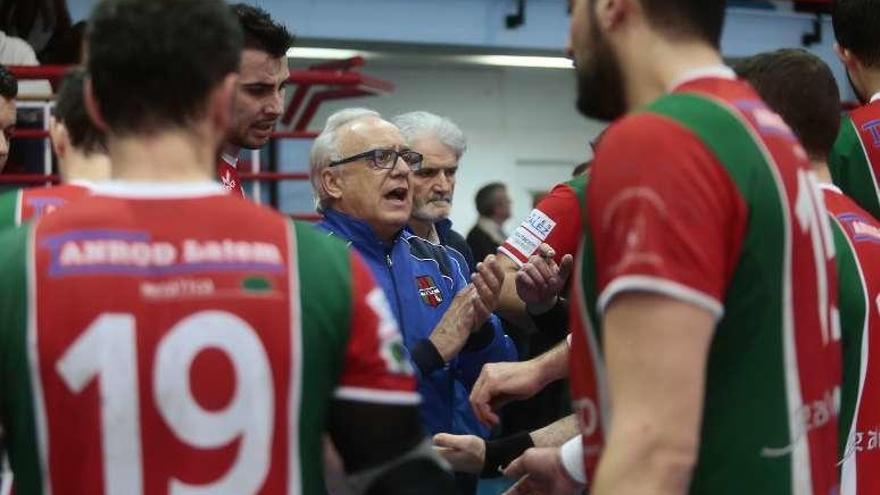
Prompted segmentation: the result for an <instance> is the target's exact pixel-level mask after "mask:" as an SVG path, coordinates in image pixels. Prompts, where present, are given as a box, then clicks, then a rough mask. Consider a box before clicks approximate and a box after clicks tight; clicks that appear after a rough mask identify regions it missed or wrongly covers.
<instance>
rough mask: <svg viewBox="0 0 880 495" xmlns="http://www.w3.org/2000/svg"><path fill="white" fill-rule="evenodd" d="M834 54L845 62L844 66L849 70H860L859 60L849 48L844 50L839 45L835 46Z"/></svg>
mask: <svg viewBox="0 0 880 495" xmlns="http://www.w3.org/2000/svg"><path fill="white" fill-rule="evenodd" d="M834 53H836V54H837V58H839V59H840V61H841V62H843V65H844V66H846V68H847V69H849V70H853V69H857V68H858V64H859V59H858V58H857V57H856V56H855V55H854V54H853V52H852V51H850V49H849V48H844V47H842V46H840V44H839V43H835V44H834Z"/></svg>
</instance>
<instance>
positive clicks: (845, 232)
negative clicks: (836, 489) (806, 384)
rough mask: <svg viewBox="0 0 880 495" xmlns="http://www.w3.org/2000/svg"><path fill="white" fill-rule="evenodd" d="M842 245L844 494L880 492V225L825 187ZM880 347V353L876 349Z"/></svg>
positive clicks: (836, 236)
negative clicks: (879, 366)
mask: <svg viewBox="0 0 880 495" xmlns="http://www.w3.org/2000/svg"><path fill="white" fill-rule="evenodd" d="M824 193H825V204H826V205H827V206H828V212H829V213H830V216H831V219H832V222H831V226H832V229H833V232H834V240H835V245H836V247H837V266H838V277H839V279H840V284H839V287H840V321H841V327H842V331H843V332H842V333H843V337H842V344H843V385H842V390H841V412H840V448H839V451H840V453H841V454H840V455H841V459H842V461H841V462H842V464H841V491H840V493H841V494H844V495H855V494H857V493H878V492H880V370H878V369H877V363H876V362H875V361H872V360H871V359H870V357H871V356H875V355H877V353H880V337H878V336H877V332H878V331H880V306H878V303H880V299H878V295H880V222H878V221H877V220H876V219H874V218H873V217H872V216H871V215H870V214H869V213H868V212H866V211H865V210H863V209H862V208H860V207H859V206H858V205H857V204H856V203H855V201H853V200H852V199H850V198H849V197H847V196H845V195H844V194H842V192H841V191H840V190H839V189H837V188H834V187H826V188H824ZM874 349H877V350H874Z"/></svg>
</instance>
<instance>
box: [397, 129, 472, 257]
mask: <svg viewBox="0 0 880 495" xmlns="http://www.w3.org/2000/svg"><path fill="white" fill-rule="evenodd" d="M392 122H393V123H394V125H396V126H397V128H398V129H400V132H401V134H403V138H404V139H406V142H407V144H408V145H409V147H410V148H412V150H413V151H416V152H418V153H421V154H422V157H423V160H422V167H421V168H420V169H418V170H416V171H414V172H413V173H412V185H413V211H412V216H411V217H410V220H409V228H410V230H412V231H413V233H414V234H416V235H417V236H419V237H421V238H422V239H426V240H428V241H430V242H432V243H434V244H440V245H443V246H446V247H447V248H451V250H452V252H453V254H456V253H457V254H460V255H461V256H462V257H463V258H464V262H465V266H467V269H468V273H467V274H469V273H470V272H473V271H474V270H475V267H476V263H475V261H474V255H473V253H472V252H471V249H470V247H468V245H467V242H466V241H465V239H464V237H462V236H461V234H459V233H458V232H456V231H454V230H452V221H451V220H449V214H450V213H451V211H452V197H453V195H454V193H455V176H456V173H457V172H458V167H459V161H460V160H461V156H462V155H463V154H464V152H465V150H466V149H467V140H466V139H465V137H464V133H462V132H461V129H459V128H458V126H457V125H455V123H453V122H452V121H451V120H449V119H446V118H443V117H440V116H438V115H434V114H432V113H428V112H410V113H405V114H403V115H398V116H397V117H395V118H394V119H392ZM482 260H483V258H480V261H482Z"/></svg>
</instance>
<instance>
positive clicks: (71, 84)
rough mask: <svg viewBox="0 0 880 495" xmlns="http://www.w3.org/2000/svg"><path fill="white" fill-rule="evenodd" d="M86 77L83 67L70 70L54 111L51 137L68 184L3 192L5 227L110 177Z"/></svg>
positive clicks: (0, 211)
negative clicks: (90, 109) (91, 111)
mask: <svg viewBox="0 0 880 495" xmlns="http://www.w3.org/2000/svg"><path fill="white" fill-rule="evenodd" d="M85 77H86V71H85V69H84V68H82V67H77V68H74V69H72V70H70V71H69V72H68V73H67V75H66V76H65V77H64V79H63V81H62V83H61V88H60V90H59V92H58V97H57V99H56V100H55V110H54V115H53V116H52V117H51V118H50V119H49V137H50V138H51V139H52V149H53V150H54V151H55V156H56V157H58V172H59V173H60V175H61V181H62V183H63V184H62V185H60V186H53V187H31V188H27V189H19V190H18V191H11V192H7V193H5V194H3V195H0V229H2V228H6V227H11V226H18V225H21V223H22V222H24V221H28V220H33V219H35V218H38V217H40V216H42V215H45V214H47V213H50V212H52V211H54V210H56V209H58V208H60V207H61V206H64V205H65V204H67V203H69V202H71V201H76V200H79V199H81V198H83V197H85V196H88V195H90V194H91V190H92V187H93V186H94V185H95V184H97V183H100V182H103V181H106V180H108V179H109V178H110V157H108V156H107V142H106V135H105V134H104V131H102V130H100V129H98V127H97V126H95V124H94V123H93V122H92V120H91V119H90V118H89V116H88V113H87V112H86V107H85V101H84V98H83V93H84V91H83V87H84V85H85V84H84V82H85Z"/></svg>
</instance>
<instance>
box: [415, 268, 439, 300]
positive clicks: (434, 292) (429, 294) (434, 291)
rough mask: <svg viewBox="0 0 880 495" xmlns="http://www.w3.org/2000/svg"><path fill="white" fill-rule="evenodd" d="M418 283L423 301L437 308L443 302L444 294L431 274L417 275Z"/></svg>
mask: <svg viewBox="0 0 880 495" xmlns="http://www.w3.org/2000/svg"><path fill="white" fill-rule="evenodd" d="M416 285H418V287H419V295H420V296H422V301H424V302H425V304H427V305H429V306H431V307H434V308H436V307H437V306H439V305H440V303H442V302H443V294H442V293H441V292H440V288H439V287H437V284H435V283H434V279H433V278H431V276H430V275H425V276H422V277H416Z"/></svg>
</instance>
